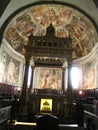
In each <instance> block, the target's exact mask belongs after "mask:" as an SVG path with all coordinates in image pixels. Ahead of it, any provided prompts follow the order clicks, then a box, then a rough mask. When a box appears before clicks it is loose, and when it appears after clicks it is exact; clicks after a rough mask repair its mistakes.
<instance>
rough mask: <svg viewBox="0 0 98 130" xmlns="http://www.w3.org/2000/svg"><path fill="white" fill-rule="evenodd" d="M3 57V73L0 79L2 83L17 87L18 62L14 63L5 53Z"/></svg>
mask: <svg viewBox="0 0 98 130" xmlns="http://www.w3.org/2000/svg"><path fill="white" fill-rule="evenodd" d="M3 55H4V57H3V62H2V68H3V71H2V77H1V78H2V82H4V83H7V84H10V85H15V86H17V85H18V84H17V83H18V76H19V66H20V62H18V61H16V60H15V59H14V58H12V57H11V56H9V55H8V54H7V53H6V52H4V53H3Z"/></svg>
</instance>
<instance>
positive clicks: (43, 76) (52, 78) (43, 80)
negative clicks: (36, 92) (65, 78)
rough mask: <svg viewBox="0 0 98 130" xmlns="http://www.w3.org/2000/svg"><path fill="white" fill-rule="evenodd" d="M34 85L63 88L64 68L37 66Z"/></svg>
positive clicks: (37, 86) (40, 87)
mask: <svg viewBox="0 0 98 130" xmlns="http://www.w3.org/2000/svg"><path fill="white" fill-rule="evenodd" d="M36 77H37V78H36ZM33 86H34V88H38V89H56V90H61V89H62V70H61V69H60V68H47V67H36V68H35V71H34V82H33Z"/></svg>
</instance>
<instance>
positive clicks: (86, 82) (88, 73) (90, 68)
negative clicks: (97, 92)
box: [83, 60, 96, 89]
mask: <svg viewBox="0 0 98 130" xmlns="http://www.w3.org/2000/svg"><path fill="white" fill-rule="evenodd" d="M95 75H96V64H95V61H94V60H93V61H90V62H89V63H86V64H85V65H84V67H83V89H94V88H96V76H95Z"/></svg>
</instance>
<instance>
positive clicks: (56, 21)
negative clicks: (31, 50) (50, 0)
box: [4, 4, 97, 58]
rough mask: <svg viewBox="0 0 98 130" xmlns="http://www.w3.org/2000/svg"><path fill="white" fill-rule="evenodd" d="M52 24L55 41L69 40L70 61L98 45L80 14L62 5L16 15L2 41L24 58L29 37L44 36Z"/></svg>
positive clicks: (44, 6) (49, 5) (86, 21)
mask: <svg viewBox="0 0 98 130" xmlns="http://www.w3.org/2000/svg"><path fill="white" fill-rule="evenodd" d="M51 23H52V25H53V26H54V27H55V31H56V34H55V36H56V37H63V38H66V37H69V35H70V37H71V38H72V45H73V48H74V52H73V57H74V58H80V57H82V56H85V55H86V54H88V53H89V52H90V51H91V49H92V48H93V47H94V45H95V43H96V42H97V32H96V29H95V27H94V25H93V23H92V22H91V21H90V19H89V18H87V17H86V16H85V15H84V14H83V13H82V12H79V11H78V10H76V9H75V8H72V7H68V6H65V5H57V4H56V5H55V4H43V5H42V4H41V5H36V6H32V7H29V8H27V9H25V10H23V11H21V12H20V13H18V14H17V15H16V16H15V17H14V18H13V19H12V20H11V21H10V23H9V24H8V26H7V28H6V30H5V33H4V37H5V39H6V40H7V41H8V42H9V43H10V45H11V46H12V47H13V48H14V49H15V50H16V51H18V52H19V53H21V54H23V52H24V47H23V45H27V43H28V36H29V35H30V34H31V33H32V35H34V36H44V35H46V34H45V32H46V28H47V27H48V26H49V25H50V24H51Z"/></svg>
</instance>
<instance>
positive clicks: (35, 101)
mask: <svg viewBox="0 0 98 130" xmlns="http://www.w3.org/2000/svg"><path fill="white" fill-rule="evenodd" d="M64 99H65V96H64V95H60V94H31V95H30V97H29V102H30V104H29V107H30V109H29V110H30V111H31V113H36V114H53V115H64Z"/></svg>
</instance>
